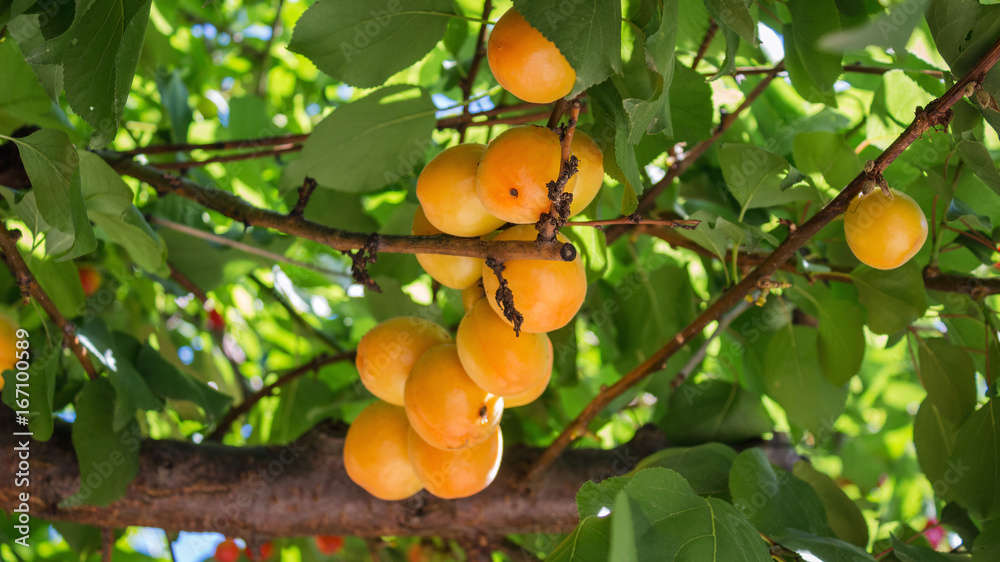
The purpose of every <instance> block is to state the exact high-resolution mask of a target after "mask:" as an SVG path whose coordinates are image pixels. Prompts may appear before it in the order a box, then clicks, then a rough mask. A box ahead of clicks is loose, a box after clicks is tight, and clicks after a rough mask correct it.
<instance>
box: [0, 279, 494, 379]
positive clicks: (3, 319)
mask: <svg viewBox="0 0 1000 562" xmlns="http://www.w3.org/2000/svg"><path fill="white" fill-rule="evenodd" d="M479 273H480V275H481V274H482V270H480V272H479ZM16 344H17V324H16V323H15V322H14V320H13V319H12V318H11V317H9V316H7V315H6V314H4V313H2V312H0V374H2V373H3V372H4V371H6V370H8V369H13V368H14V365H15V363H17V355H16V353H17V346H16ZM3 385H4V379H3V377H2V376H0V390H3Z"/></svg>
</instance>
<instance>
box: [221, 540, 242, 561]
mask: <svg viewBox="0 0 1000 562" xmlns="http://www.w3.org/2000/svg"><path fill="white" fill-rule="evenodd" d="M239 558H240V547H238V546H236V542H235V541H233V539H226V540H224V541H222V542H220V543H219V545H218V546H216V547H215V559H216V560H218V561H219V562H236V561H237V560H238V559H239Z"/></svg>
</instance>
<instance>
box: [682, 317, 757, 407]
mask: <svg viewBox="0 0 1000 562" xmlns="http://www.w3.org/2000/svg"><path fill="white" fill-rule="evenodd" d="M749 307H750V303H749V302H747V301H743V302H741V303H739V304H737V305H736V306H734V307H733V309H732V310H730V311H729V312H727V313H725V314H724V315H723V316H722V318H719V324H718V326H716V328H715V331H713V332H712V334H711V335H710V336H708V337H707V338H705V342H704V343H702V344H701V347H699V348H698V350H697V351H695V352H694V354H693V355H691V358H690V359H688V362H687V363H685V364H684V365H683V366H682V367H681V369H680V370H679V371H677V374H676V375H674V378H673V380H672V381H671V382H670V385H671V386H672V387H674V388H677V387H679V386H680V385H681V384H683V383H684V381H686V380H687V379H688V377H690V376H691V373H693V372H694V370H695V368H696V367H698V365H700V364H701V362H702V361H704V359H705V355H706V354H707V353H708V346H709V345H710V344H711V343H712V340H714V339H715V338H717V337H719V336H720V335H722V333H723V332H725V331H726V328H728V327H729V325H730V324H732V323H733V321H734V320H736V319H737V318H739V316H740V315H741V314H743V312H744V311H746V309H747V308H749Z"/></svg>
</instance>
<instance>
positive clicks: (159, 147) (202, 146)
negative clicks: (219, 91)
mask: <svg viewBox="0 0 1000 562" xmlns="http://www.w3.org/2000/svg"><path fill="white" fill-rule="evenodd" d="M308 139H309V134H308V133H306V134H298V135H278V136H274V137H261V138H259V139H238V140H230V141H216V142H206V143H177V144H155V145H152V146H141V147H139V148H133V149H132V150H123V151H122V152H118V153H117V154H119V155H121V156H136V155H139V154H166V153H169V152H191V151H194V150H210V151H215V150H237V149H245V148H257V147H260V146H276V145H282V144H297V143H301V142H305V141H306V140H308Z"/></svg>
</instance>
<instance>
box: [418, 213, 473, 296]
mask: <svg viewBox="0 0 1000 562" xmlns="http://www.w3.org/2000/svg"><path fill="white" fill-rule="evenodd" d="M410 234H413V235H414V236H433V235H435V234H441V231H440V230H438V229H437V228H436V227H435V226H434V225H433V224H431V223H430V221H428V220H427V215H425V214H424V209H423V207H417V212H416V214H415V215H413V227H412V228H411V229H410ZM417 261H418V262H420V267H422V268H424V271H426V272H427V274H428V275H430V276H431V278H432V279H434V280H435V281H437V282H438V283H440V284H442V285H444V286H445V287H451V288H452V289H459V290H461V289H464V288H466V287H468V286H469V285H472V284H473V283H475V282H476V281H478V280H479V277H480V276H481V275H482V274H483V260H482V258H470V257H466V256H445V255H440V254H417Z"/></svg>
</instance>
